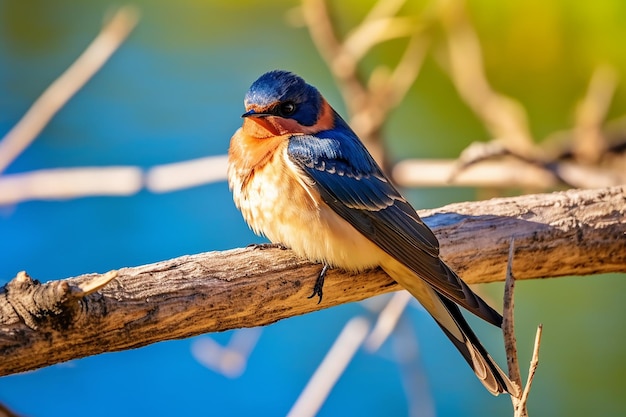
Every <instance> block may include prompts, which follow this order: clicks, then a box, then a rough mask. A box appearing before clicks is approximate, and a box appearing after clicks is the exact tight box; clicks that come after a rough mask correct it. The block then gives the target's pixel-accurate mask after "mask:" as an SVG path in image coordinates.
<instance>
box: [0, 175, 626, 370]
mask: <svg viewBox="0 0 626 417" xmlns="http://www.w3.org/2000/svg"><path fill="white" fill-rule="evenodd" d="M625 214H626V187H624V186H621V187H612V188H605V189H600V190H570V191H566V192H560V193H553V194H542V195H528V196H522V197H515V198H504V199H493V200H488V201H480V202H470V203H461V204H452V205H449V206H445V207H442V208H439V209H435V210H425V211H421V212H420V215H422V216H423V218H424V219H425V221H426V222H427V223H428V224H429V225H430V226H431V227H432V228H433V229H434V231H435V233H436V234H437V236H438V238H439V240H440V242H441V246H442V250H441V252H442V257H443V258H444V259H445V260H446V262H448V263H449V264H450V266H451V267H453V268H454V269H455V270H457V271H458V272H459V274H460V275H461V276H462V277H463V278H464V279H465V280H466V281H467V282H468V283H480V282H492V281H502V280H504V278H505V270H506V265H507V257H508V250H509V244H510V240H511V239H515V254H514V258H513V265H512V269H513V272H514V274H515V277H516V279H518V280H519V279H530V278H540V277H546V278H547V277H558V276H564V275H589V274H598V273H604V272H626V216H625ZM319 271H320V265H316V264H312V263H310V262H307V261H305V260H302V259H298V258H297V257H295V256H294V255H293V253H292V252H291V251H289V250H281V249H278V248H269V249H268V248H266V249H262V248H255V247H252V248H245V249H234V250H229V251H224V252H209V253H202V254H198V255H193V256H183V257H180V258H176V259H170V260H167V261H163V262H157V263H155V264H150V265H144V266H139V267H132V268H122V269H119V270H117V271H112V272H109V273H107V274H86V275H81V276H78V277H74V278H68V279H63V280H60V281H51V282H48V283H44V284H41V283H39V282H37V281H35V280H32V279H31V278H30V277H28V275H27V274H26V273H20V274H18V275H17V277H16V278H15V279H13V280H12V281H11V282H9V283H8V284H6V285H5V286H4V287H3V288H2V289H0V355H1V358H2V360H1V361H0V375H7V374H11V373H16V372H23V371H27V370H31V369H36V368H39V367H42V366H47V365H51V364H54V363H58V362H63V361H67V360H70V359H74V358H80V357H84V356H88V355H95V354H98V353H103V352H109V351H119V350H124V349H130V348H136V347H140V346H144V345H147V344H150V343H154V342H158V341H162V340H168V339H177V338H185V337H190V336H194V335H198V334H201V333H207V332H216V331H224V330H229V329H234V328H240V327H253V326H261V325H265V324H269V323H273V322H275V321H277V320H281V319H284V318H286V317H291V316H295V315H299V314H304V313H308V312H311V311H315V310H319V309H321V308H327V307H332V306H335V305H338V304H343V303H348V302H352V301H359V300H363V299H365V298H368V297H371V296H374V295H377V294H381V293H385V292H389V291H394V290H397V289H399V287H398V286H397V285H396V284H395V282H394V281H393V280H392V279H391V278H389V277H388V276H387V275H386V274H385V273H384V272H382V271H381V270H373V271H368V272H365V273H362V274H358V275H354V274H349V273H346V272H343V271H339V270H332V271H330V272H329V273H328V275H327V278H326V284H325V287H324V299H323V301H322V302H321V303H320V304H318V303H317V300H316V299H307V297H308V296H309V295H310V294H311V293H312V289H313V284H314V282H315V279H316V276H317V274H318V273H319Z"/></svg>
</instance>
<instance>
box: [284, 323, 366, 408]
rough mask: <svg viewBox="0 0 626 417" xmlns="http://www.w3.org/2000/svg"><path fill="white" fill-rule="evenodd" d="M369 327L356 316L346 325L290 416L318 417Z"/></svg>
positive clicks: (301, 394)
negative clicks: (316, 416)
mask: <svg viewBox="0 0 626 417" xmlns="http://www.w3.org/2000/svg"><path fill="white" fill-rule="evenodd" d="M369 327H370V323H369V321H368V320H367V319H366V318H364V317H354V318H352V319H350V321H348V322H347V323H346V325H345V326H344V328H343V329H342V331H341V333H340V334H339V336H338V337H337V339H336V340H335V343H333V346H332V347H331V348H330V350H329V351H328V353H327V354H326V357H324V360H323V361H322V363H321V364H320V366H319V367H318V368H317V370H316V371H315V373H313V376H312V377H311V379H310V380H309V382H308V383H307V385H306V387H305V388H304V390H303V391H302V393H300V396H299V397H298V399H297V400H296V402H295V404H294V405H293V407H292V408H291V410H290V411H289V413H288V414H287V416H288V417H306V416H315V415H317V413H318V411H319V410H320V408H322V405H323V404H324V402H325V401H326V398H328V395H329V394H330V391H331V390H332V388H333V387H334V386H335V384H336V383H337V381H338V380H339V377H340V376H341V375H342V374H343V371H344V370H345V369H346V367H347V366H348V364H349V363H350V362H351V361H352V358H353V357H354V355H355V354H356V352H357V350H358V349H359V347H360V346H361V345H362V344H363V341H364V340H365V337H366V336H367V332H368V331H369Z"/></svg>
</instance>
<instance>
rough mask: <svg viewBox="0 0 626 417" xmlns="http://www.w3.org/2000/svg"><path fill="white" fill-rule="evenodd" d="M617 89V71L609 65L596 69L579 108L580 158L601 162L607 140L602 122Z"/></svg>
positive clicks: (577, 150)
mask: <svg viewBox="0 0 626 417" xmlns="http://www.w3.org/2000/svg"><path fill="white" fill-rule="evenodd" d="M616 88H617V74H616V72H615V70H614V69H613V68H611V67H608V66H600V67H598V68H596V70H595V71H594V73H593V75H592V77H591V81H590V82H589V88H588V89H587V94H586V95H585V97H584V98H583V100H582V101H581V102H580V104H579V105H578V107H577V109H576V128H575V129H574V133H575V134H574V138H573V139H574V140H573V151H574V155H575V157H576V160H577V161H579V162H583V163H588V164H591V163H598V162H599V161H600V160H601V158H602V155H603V154H604V152H606V150H607V148H608V143H607V140H606V138H605V137H604V134H603V131H602V125H603V123H604V121H605V118H606V115H607V113H608V111H609V107H610V105H611V101H612V99H613V94H614V93H615V89H616Z"/></svg>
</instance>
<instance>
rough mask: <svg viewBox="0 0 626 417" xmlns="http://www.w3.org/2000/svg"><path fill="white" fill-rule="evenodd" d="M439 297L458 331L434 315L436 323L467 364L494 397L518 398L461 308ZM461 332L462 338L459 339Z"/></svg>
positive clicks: (514, 386)
mask: <svg viewBox="0 0 626 417" xmlns="http://www.w3.org/2000/svg"><path fill="white" fill-rule="evenodd" d="M437 296H438V297H439V299H440V300H441V302H442V303H443V306H444V307H445V309H446V310H447V311H448V313H449V314H450V316H451V318H452V319H453V321H454V324H455V325H456V329H450V328H448V327H449V326H450V323H449V322H448V323H445V324H444V323H443V322H442V321H440V320H439V319H438V318H437V316H436V315H434V318H435V321H436V322H437V324H439V326H440V327H441V329H442V330H443V331H444V333H445V334H446V336H448V338H449V339H450V340H451V341H452V343H453V344H454V346H456V348H457V349H458V350H459V351H460V352H461V354H462V355H463V357H464V358H465V360H466V361H467V363H468V364H469V365H470V366H471V367H472V369H473V370H474V373H475V374H476V376H477V377H478V379H479V380H480V381H481V382H482V383H483V385H484V386H485V387H486V388H487V390H489V392H491V393H492V394H493V395H498V394H501V393H503V392H508V393H509V394H511V395H514V396H517V394H518V392H519V389H518V388H517V386H516V385H514V384H513V383H512V382H511V380H510V379H509V377H508V376H507V375H506V374H505V373H504V372H503V371H502V370H501V369H500V367H498V365H497V364H496V362H495V361H494V360H493V358H492V357H491V356H490V355H489V353H487V350H486V349H485V348H484V347H483V345H482V344H481V343H480V341H479V340H478V337H476V335H475V334H474V332H473V331H472V329H471V328H470V326H469V324H468V323H467V321H466V320H465V318H464V317H463V315H462V314H461V310H460V309H459V307H458V306H457V305H456V304H455V303H453V302H452V301H450V300H448V299H447V298H446V297H444V296H442V295H440V294H439V293H437ZM459 332H460V333H461V336H462V338H459V337H458V334H459Z"/></svg>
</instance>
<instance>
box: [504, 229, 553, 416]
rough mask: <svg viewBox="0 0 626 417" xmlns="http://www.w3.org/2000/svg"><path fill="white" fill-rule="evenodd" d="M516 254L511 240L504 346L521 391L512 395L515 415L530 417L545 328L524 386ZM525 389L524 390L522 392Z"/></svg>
mask: <svg viewBox="0 0 626 417" xmlns="http://www.w3.org/2000/svg"><path fill="white" fill-rule="evenodd" d="M514 254H515V239H511V243H510V245H509V255H508V260H507V266H506V279H505V287H504V313H503V319H504V320H503V322H502V331H503V333H504V345H505V349H506V359H507V365H508V368H509V378H510V379H511V382H512V383H513V385H514V386H515V387H517V389H518V390H519V391H518V392H517V393H511V402H512V404H513V412H514V413H513V415H514V416H515V417H528V410H527V406H526V404H527V402H528V395H529V393H530V387H531V385H532V382H533V379H534V377H535V371H536V370H537V365H538V364H539V346H540V344H541V331H542V329H543V327H542V326H541V324H540V325H539V327H538V328H537V335H536V337H535V346H534V348H533V356H532V360H531V363H530V370H529V372H528V379H527V381H526V385H525V386H523V385H522V377H521V373H520V367H519V359H518V356H517V340H516V337H515V325H514V316H513V310H514V298H513V292H514V289H515V277H514V276H513V255H514ZM522 388H523V390H522Z"/></svg>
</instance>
